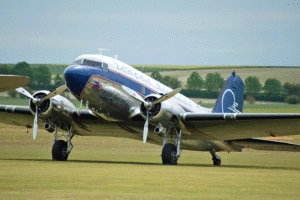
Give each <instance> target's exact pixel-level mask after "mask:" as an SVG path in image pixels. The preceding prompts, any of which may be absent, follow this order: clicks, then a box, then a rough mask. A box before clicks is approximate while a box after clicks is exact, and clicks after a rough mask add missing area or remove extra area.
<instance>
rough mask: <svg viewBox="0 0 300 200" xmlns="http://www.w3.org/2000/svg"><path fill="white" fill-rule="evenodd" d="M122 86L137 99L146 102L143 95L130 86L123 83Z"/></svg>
mask: <svg viewBox="0 0 300 200" xmlns="http://www.w3.org/2000/svg"><path fill="white" fill-rule="evenodd" d="M122 88H123V90H125V92H127V93H128V94H129V95H130V96H132V97H133V98H135V99H136V100H138V101H140V102H143V103H146V102H145V100H144V99H143V97H141V96H140V95H139V94H138V93H137V92H136V91H134V90H132V89H130V88H129V87H126V86H125V85H122Z"/></svg>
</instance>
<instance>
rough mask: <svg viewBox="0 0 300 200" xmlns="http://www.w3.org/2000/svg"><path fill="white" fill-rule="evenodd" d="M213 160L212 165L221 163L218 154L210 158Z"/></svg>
mask: <svg viewBox="0 0 300 200" xmlns="http://www.w3.org/2000/svg"><path fill="white" fill-rule="evenodd" d="M212 160H213V161H214V165H217V166H219V165H221V158H220V157H219V156H216V157H215V158H213V159H212Z"/></svg>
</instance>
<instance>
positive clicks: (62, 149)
mask: <svg viewBox="0 0 300 200" xmlns="http://www.w3.org/2000/svg"><path fill="white" fill-rule="evenodd" d="M67 148H68V144H67V142H65V141H63V140H58V141H56V142H55V143H54V144H53V147H52V158H53V160H58V161H66V160H67V159H68V156H69V154H68V153H67Z"/></svg>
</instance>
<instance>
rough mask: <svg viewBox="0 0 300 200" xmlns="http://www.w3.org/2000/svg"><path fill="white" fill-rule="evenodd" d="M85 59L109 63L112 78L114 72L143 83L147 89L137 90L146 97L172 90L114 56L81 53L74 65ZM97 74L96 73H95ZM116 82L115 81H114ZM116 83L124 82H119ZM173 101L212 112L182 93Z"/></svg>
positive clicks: (187, 109)
mask: <svg viewBox="0 0 300 200" xmlns="http://www.w3.org/2000/svg"><path fill="white" fill-rule="evenodd" d="M83 60H89V61H95V62H101V63H103V65H104V63H105V64H107V65H108V70H109V71H110V72H113V73H111V77H110V78H111V79H113V77H112V76H113V75H114V74H118V75H122V76H123V77H124V78H127V79H130V80H133V81H134V82H136V83H138V84H140V85H141V87H142V88H143V87H144V88H145V90H143V89H141V90H139V91H138V90H135V91H136V92H137V93H139V94H140V95H141V96H142V97H145V96H147V95H149V94H152V93H156V94H160V93H163V94H165V93H168V92H170V91H172V89H171V88H169V87H167V86H165V85H164V84H162V83H160V82H158V81H156V80H155V79H153V78H151V77H149V76H148V75H146V74H144V73H142V72H140V71H138V70H136V69H135V68H133V67H131V66H129V65H127V64H125V63H123V62H121V61H119V60H116V59H114V58H111V57H108V56H103V55H97V54H86V55H81V56H79V57H77V58H76V59H75V61H74V65H85V64H83ZM95 75H96V74H95ZM114 82H115V81H114ZM116 84H122V83H117V82H116ZM147 89H148V91H150V93H149V94H147ZM171 100H172V101H174V102H176V103H177V104H178V105H180V106H181V107H182V108H183V109H184V110H185V111H187V112H193V113H210V112H211V109H208V108H203V107H201V106H200V105H198V104H196V103H195V102H194V101H192V100H190V99H189V98H187V97H185V96H184V95H182V94H177V95H175V96H174V97H172V98H171Z"/></svg>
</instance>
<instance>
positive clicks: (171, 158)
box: [161, 144, 178, 165]
mask: <svg viewBox="0 0 300 200" xmlns="http://www.w3.org/2000/svg"><path fill="white" fill-rule="evenodd" d="M161 157H162V162H163V164H164V165H177V160H178V157H177V149H176V146H175V145H174V144H166V145H165V146H164V148H163V150H162V154H161Z"/></svg>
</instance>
